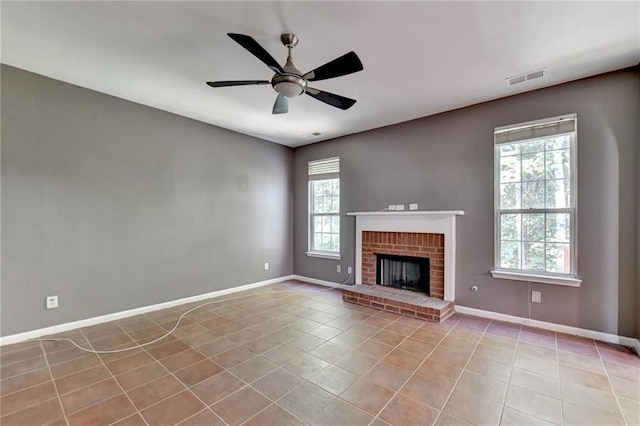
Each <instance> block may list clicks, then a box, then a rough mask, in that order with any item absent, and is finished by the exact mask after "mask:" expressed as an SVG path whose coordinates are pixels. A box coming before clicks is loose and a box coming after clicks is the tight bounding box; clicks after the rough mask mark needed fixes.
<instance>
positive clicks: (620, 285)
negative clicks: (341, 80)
mask: <svg viewBox="0 0 640 426" xmlns="http://www.w3.org/2000/svg"><path fill="white" fill-rule="evenodd" d="M639 76H640V74H639V73H638V71H637V70H635V71H629V70H626V71H620V72H616V73H610V74H606V75H601V76H597V77H594V78H589V79H584V80H580V81H576V82H572V83H567V84H563V85H559V86H555V87H552V88H548V89H543V90H538V91H534V92H529V93H526V94H522V95H517V96H512V97H509V98H504V99H500V100H496V101H493V102H488V103H484V104H480V105H475V106H471V107H468V108H464V109H459V110H455V111H451V112H447V113H443V114H439V115H435V116H431V117H427V118H423V119H420V120H415V121H411V122H407V123H403V124H399V125H395V126H390V127H386V128H382V129H377V130H373V131H369V132H364V133H360V134H356V135H351V136H347V137H343V138H339V139H335V140H332V141H327V142H322V143H317V144H314V145H308V146H305V147H301V148H298V149H296V151H295V153H294V185H295V192H294V202H295V205H294V224H295V225H294V272H295V273H296V274H299V275H302V276H307V277H312V278H317V279H322V280H328V281H333V282H340V281H343V280H344V279H346V274H337V273H336V272H335V271H336V263H340V264H342V265H343V268H342V269H343V271H346V267H345V266H353V265H354V261H355V253H354V245H355V219H354V218H353V217H348V216H344V213H346V212H349V211H373V210H380V209H382V208H384V207H386V206H387V205H389V204H400V203H404V204H405V205H406V204H408V203H419V205H420V210H458V209H461V210H464V211H465V212H466V214H465V215H464V216H462V217H459V218H458V221H457V223H458V233H457V248H458V253H457V261H458V262H457V271H456V281H457V284H456V303H457V304H459V305H463V306H468V307H472V308H478V309H483V310H489V311H495V312H501V313H505V314H509V315H517V316H521V317H528V316H529V313H528V307H527V306H528V304H527V301H528V297H529V296H528V288H527V285H528V284H527V283H526V282H520V281H510V280H502V279H493V278H492V277H491V276H490V274H489V271H490V270H491V269H492V267H493V129H494V127H496V126H502V125H508V124H513V123H519V122H525V121H530V120H535V119H540V118H546V117H552V116H557V115H562V114H567V113H574V112H575V113H577V114H578V232H577V234H578V235H577V238H578V270H579V276H580V278H581V279H582V280H583V284H582V286H581V287H580V288H579V289H576V288H569V287H561V286H553V285H543V284H532V288H533V289H534V290H540V291H542V303H541V304H539V305H538V304H533V307H532V311H531V317H532V318H534V319H538V320H542V321H550V322H554V323H559V324H565V325H570V326H577V327H582V328H586V329H592V330H598V331H603V332H608V333H615V334H618V333H619V334H621V335H625V336H633V335H636V325H637V322H638V284H637V283H638V278H637V276H636V274H637V273H638V272H637V268H636V263H637V260H638V251H637V250H638V246H637V244H636V238H637V233H636V232H635V229H636V221H637V218H638V216H637V212H636V209H637V201H636V198H637V197H638V192H637V189H636V187H637V186H638V185H639V184H638V161H639V160H638V154H637V146H638V143H639V142H640V140H639V134H640V133H639V129H638V126H639V124H638V115H639V114H640V105H639V103H638V86H639ZM356 108H357V105H356ZM329 156H340V162H341V164H340V168H341V193H342V199H341V213H343V216H342V226H341V231H342V249H341V252H342V260H341V261H339V262H337V261H332V260H325V259H310V258H308V257H306V256H305V254H304V252H305V250H306V248H307V177H306V164H307V161H309V160H315V159H319V158H324V157H329ZM472 285H477V286H478V287H479V288H480V291H478V292H477V293H473V292H471V291H470V290H469V288H470V287H471V286H472Z"/></svg>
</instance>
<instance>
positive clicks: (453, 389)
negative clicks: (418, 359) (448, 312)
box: [434, 317, 502, 424]
mask: <svg viewBox="0 0 640 426" xmlns="http://www.w3.org/2000/svg"><path fill="white" fill-rule="evenodd" d="M462 318H464V317H460V318H458V321H457V322H456V323H455V324H454V325H453V327H451V328H450V329H449V330H448V331H447V333H446V334H445V335H444V337H443V338H442V339H441V340H440V342H438V345H436V348H437V347H438V346H440V343H442V341H443V340H444V339H445V338H446V337H447V336H448V335H449V334H450V333H451V330H453V329H454V328H455V327H456V326H457V325H458V324H459V323H460V321H461V320H462ZM490 324H491V321H489V322H488V323H487V325H486V326H485V328H484V330H482V335H481V336H480V340H479V341H478V342H477V343H476V344H475V346H474V347H473V351H471V354H470V355H469V359H467V362H466V363H465V364H464V367H462V372H461V373H460V374H459V375H458V378H457V379H456V381H455V383H454V384H453V386H452V387H451V390H450V391H449V394H448V395H447V398H446V399H445V400H444V403H443V404H442V409H441V410H438V416H437V417H436V420H435V422H434V424H435V423H437V422H438V420H439V419H440V417H441V416H442V413H444V409H445V407H446V406H447V404H448V403H449V400H450V399H451V395H453V392H454V391H455V390H456V387H457V386H458V383H460V379H461V378H462V376H463V374H464V372H465V370H466V369H467V366H468V365H469V363H470V362H471V359H472V358H473V355H474V354H475V352H476V349H477V348H478V345H479V344H480V341H482V338H483V337H484V336H485V335H486V333H487V329H488V328H489V325H490ZM434 350H435V348H434ZM434 408H435V407H434ZM446 414H447V415H451V414H449V413H446ZM501 414H502V413H501ZM454 417H455V416H454ZM456 418H457V417H456ZM462 420H464V419H462ZM464 421H466V422H468V421H467V420H464ZM469 423H470V422H469Z"/></svg>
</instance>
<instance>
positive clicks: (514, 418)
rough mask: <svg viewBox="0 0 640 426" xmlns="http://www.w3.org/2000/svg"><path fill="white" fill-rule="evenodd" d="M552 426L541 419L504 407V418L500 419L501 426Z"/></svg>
mask: <svg viewBox="0 0 640 426" xmlns="http://www.w3.org/2000/svg"><path fill="white" fill-rule="evenodd" d="M552 424H553V423H549V422H548V421H546V420H542V419H541V418H538V417H535V416H532V415H530V414H526V413H523V412H522V411H518V410H514V409H513V408H511V407H504V410H503V411H502V418H501V419H500V426H523V425H526V426H550V425H552Z"/></svg>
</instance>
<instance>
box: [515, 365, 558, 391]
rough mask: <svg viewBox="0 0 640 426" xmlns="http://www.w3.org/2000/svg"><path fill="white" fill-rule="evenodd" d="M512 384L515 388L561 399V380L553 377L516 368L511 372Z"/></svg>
mask: <svg viewBox="0 0 640 426" xmlns="http://www.w3.org/2000/svg"><path fill="white" fill-rule="evenodd" d="M510 383H511V384H512V385H514V386H518V387H521V388H525V389H528V390H530V391H533V392H537V393H541V394H543V395H546V396H550V397H552V398H556V399H560V380H559V379H556V378H553V377H549V376H544V375H542V374H536V373H533V372H531V371H527V370H520V369H519V368H514V369H513V371H512V372H511V380H510Z"/></svg>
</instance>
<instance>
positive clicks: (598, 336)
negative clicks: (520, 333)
mask: <svg viewBox="0 0 640 426" xmlns="http://www.w3.org/2000/svg"><path fill="white" fill-rule="evenodd" d="M456 312H457V313H459V314H464V315H473V316H476V317H481V318H487V319H492V320H497V321H504V322H510V323H513V324H521V325H528V326H531V327H535V328H541V329H543V330H550V331H556V332H558V333H565V334H572V335H574V336H581V337H586V338H589V339H594V340H599V341H601V342H607V343H614V344H616V345H623V346H628V347H632V348H635V349H636V352H637V353H639V354H640V352H639V350H640V341H638V340H637V339H634V338H632V337H625V336H618V335H617V334H611V333H604V332H602V331H595V330H588V329H586V328H579V327H572V326H569V325H562V324H555V323H552V322H546V321H538V320H534V319H529V318H524V317H517V316H513V315H507V314H501V313H499V312H493V311H484V310H482V309H476V308H469V307H466V306H459V305H456Z"/></svg>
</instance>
